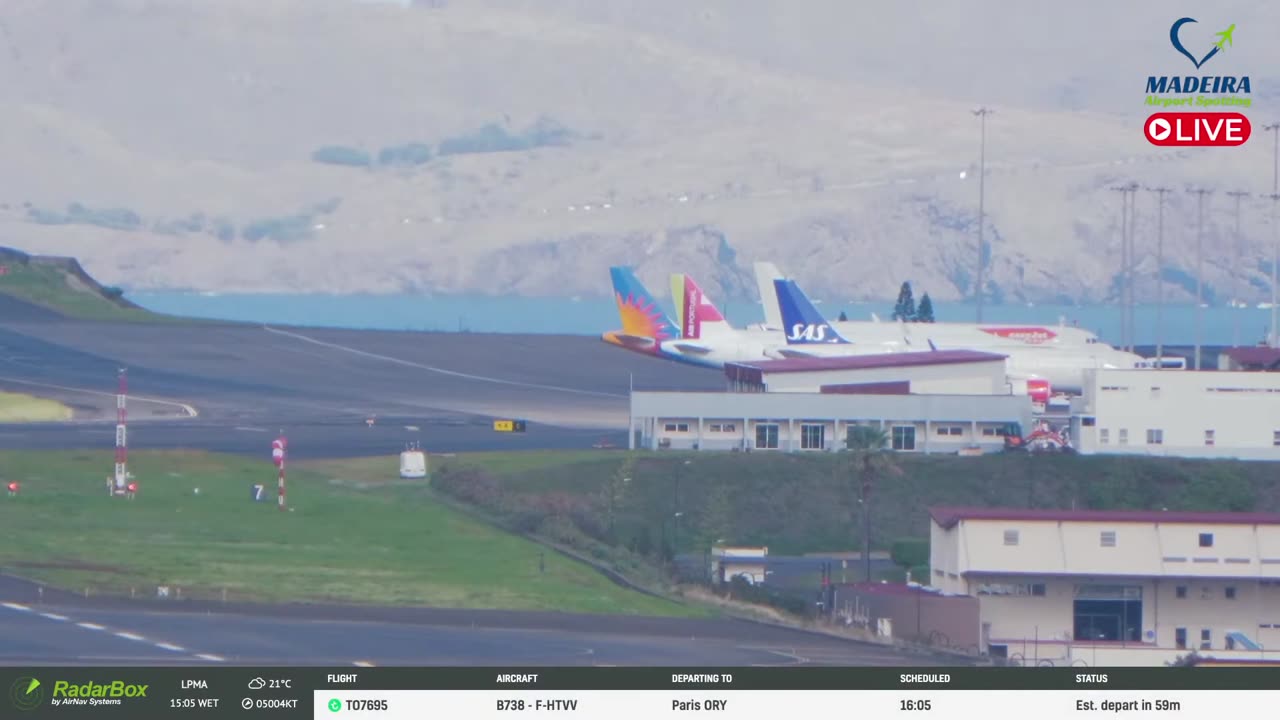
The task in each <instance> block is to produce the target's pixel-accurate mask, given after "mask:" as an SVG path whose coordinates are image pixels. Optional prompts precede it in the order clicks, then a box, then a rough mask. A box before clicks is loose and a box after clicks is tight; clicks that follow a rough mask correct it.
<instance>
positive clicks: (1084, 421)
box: [1080, 417, 1098, 427]
mask: <svg viewBox="0 0 1280 720" xmlns="http://www.w3.org/2000/svg"><path fill="white" fill-rule="evenodd" d="M1080 424H1081V425H1083V426H1085V427H1093V426H1094V425H1097V424H1098V418H1091V417H1087V418H1081V419H1080Z"/></svg>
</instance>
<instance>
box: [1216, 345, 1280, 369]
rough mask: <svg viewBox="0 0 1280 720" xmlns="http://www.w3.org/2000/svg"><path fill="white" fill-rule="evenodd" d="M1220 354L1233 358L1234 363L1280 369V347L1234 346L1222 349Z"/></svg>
mask: <svg viewBox="0 0 1280 720" xmlns="http://www.w3.org/2000/svg"><path fill="white" fill-rule="evenodd" d="M1222 354H1223V355H1226V356H1227V357H1229V358H1231V359H1232V360H1234V361H1235V362H1236V364H1238V365H1242V366H1244V367H1261V368H1267V369H1270V370H1280V348H1273V347H1236V348H1227V349H1225V350H1223V351H1222Z"/></svg>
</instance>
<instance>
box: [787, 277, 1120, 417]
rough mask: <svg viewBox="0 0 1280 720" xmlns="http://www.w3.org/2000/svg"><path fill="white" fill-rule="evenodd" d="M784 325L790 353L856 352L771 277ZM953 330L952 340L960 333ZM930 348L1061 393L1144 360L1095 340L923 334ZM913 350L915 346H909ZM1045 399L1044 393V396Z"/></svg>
mask: <svg viewBox="0 0 1280 720" xmlns="http://www.w3.org/2000/svg"><path fill="white" fill-rule="evenodd" d="M773 284H774V288H775V290H776V293H775V295H776V296H777V299H778V302H779V305H780V306H781V308H780V314H781V316H782V322H783V324H784V326H786V327H788V328H790V332H788V333H787V335H786V338H787V342H788V344H789V345H790V346H791V348H792V351H793V352H795V351H799V352H802V353H805V354H808V355H809V356H811V357H840V356H844V355H857V354H861V353H859V352H855V351H853V350H852V349H853V347H854V346H855V345H856V343H851V342H849V341H848V340H846V339H845V338H844V337H843V336H842V335H841V334H840V332H839V331H838V330H837V329H836V328H834V327H832V325H831V324H830V323H828V322H827V320H826V319H825V318H823V317H822V314H821V313H819V312H818V309H817V308H816V307H814V305H813V303H812V302H810V301H809V298H807V297H805V295H804V293H803V292H801V291H800V288H799V287H798V286H797V285H796V283H795V281H793V280H774V282H773ZM920 325H921V329H922V330H924V331H926V332H929V331H931V330H932V328H933V325H934V323H920ZM962 334H963V333H962V332H961V331H956V332H955V333H954V335H955V336H956V337H957V338H961V337H962ZM925 340H926V343H927V346H928V349H929V350H961V349H963V350H983V351H987V352H992V353H999V354H1001V355H1005V356H1006V357H1007V358H1008V359H1007V360H1006V362H1005V365H1006V369H1007V374H1008V377H1009V380H1010V381H1011V382H1013V383H1014V384H1015V386H1018V387H1021V388H1025V389H1026V390H1027V392H1032V393H1041V394H1045V395H1047V394H1049V392H1050V390H1051V389H1056V390H1060V391H1063V392H1070V393H1080V392H1081V391H1082V388H1083V386H1084V375H1085V372H1084V371H1085V370H1087V369H1092V368H1136V367H1141V366H1142V363H1144V362H1145V360H1144V358H1143V357H1142V356H1140V355H1135V354H1133V353H1130V352H1124V351H1122V350H1116V349H1115V348H1113V347H1111V346H1110V345H1106V344H1104V343H1097V344H1093V345H1089V346H1080V347H1070V346H1067V347H1053V346H1043V345H1041V346H1034V345H1033V346H1026V345H1019V346H1008V345H1006V346H1003V347H999V346H995V345H986V346H980V345H973V344H971V343H969V342H966V341H964V340H963V339H962V340H959V341H950V340H945V339H944V340H941V341H935V340H934V339H933V337H932V336H931V335H930V336H927V337H926V338H925ZM913 349H917V350H918V348H913ZM1045 399H1047V397H1046V398H1045Z"/></svg>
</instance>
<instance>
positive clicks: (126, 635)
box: [0, 602, 373, 667]
mask: <svg viewBox="0 0 1280 720" xmlns="http://www.w3.org/2000/svg"><path fill="white" fill-rule="evenodd" d="M0 607H6V608H9V609H10V610H16V611H18V612H28V613H29V612H35V613H36V614H37V615H39V616H41V617H45V618H48V619H50V620H55V621H58V622H66V621H69V620H71V618H69V617H67V616H66V615H59V614H57V613H51V612H37V611H35V610H34V609H33V608H31V607H30V606H27V605H22V604H20V603H11V602H3V603H0ZM76 626H77V627H81V628H84V629H85V630H94V631H97V632H109V633H111V634H112V635H115V636H116V637H118V638H121V639H124V640H132V641H133V642H142V643H150V644H151V645H152V646H154V647H157V648H160V649H161V650H168V651H170V652H176V653H184V654H185V653H187V649H186V648H184V647H182V646H181V645H174V644H173V643H167V642H157V641H155V640H152V639H151V638H148V637H146V636H143V635H139V634H137V633H133V632H128V631H126V630H110V629H108V628H107V627H106V626H104V625H99V624H97V623H91V622H77V623H76ZM193 657H196V658H199V659H201V660H205V661H208V662H226V659H225V658H223V657H222V656H220V655H209V654H205V653H199V654H196V655H193ZM82 659H83V658H82ZM124 659H127V660H133V659H136V658H124ZM356 665H360V666H361V667H373V663H368V664H366V665H361V663H360V662H357V663H356Z"/></svg>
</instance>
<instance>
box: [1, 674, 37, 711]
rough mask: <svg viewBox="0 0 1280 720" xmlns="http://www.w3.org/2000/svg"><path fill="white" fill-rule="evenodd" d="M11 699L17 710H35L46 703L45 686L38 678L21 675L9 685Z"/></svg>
mask: <svg viewBox="0 0 1280 720" xmlns="http://www.w3.org/2000/svg"><path fill="white" fill-rule="evenodd" d="M9 700H10V702H12V703H13V707H14V709H15V710H19V711H22V712H29V711H31V710H35V709H36V708H38V707H40V705H41V704H42V703H44V686H43V685H41V684H40V681H39V680H37V679H36V678H33V677H20V678H18V679H17V680H15V681H14V682H13V684H12V685H10V686H9Z"/></svg>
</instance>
